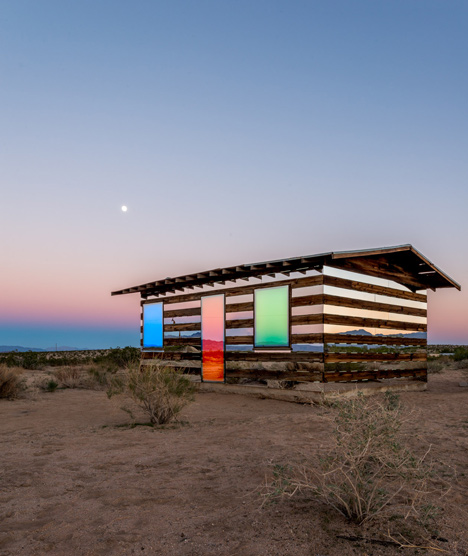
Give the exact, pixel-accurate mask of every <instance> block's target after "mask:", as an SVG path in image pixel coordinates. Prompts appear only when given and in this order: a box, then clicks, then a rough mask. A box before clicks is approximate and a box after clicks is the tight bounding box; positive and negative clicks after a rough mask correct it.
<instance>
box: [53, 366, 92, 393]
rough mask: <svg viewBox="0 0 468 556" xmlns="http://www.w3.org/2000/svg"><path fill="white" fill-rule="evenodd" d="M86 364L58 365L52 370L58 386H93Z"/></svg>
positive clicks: (88, 367)
mask: <svg viewBox="0 0 468 556" xmlns="http://www.w3.org/2000/svg"><path fill="white" fill-rule="evenodd" d="M90 368H91V367H90V366H89V365H88V366H87V365H77V366H74V367H60V368H58V369H56V370H55V371H54V372H53V375H54V376H55V379H56V380H57V383H58V387H59V388H93V387H94V380H92V378H91V377H90V374H89V371H90Z"/></svg>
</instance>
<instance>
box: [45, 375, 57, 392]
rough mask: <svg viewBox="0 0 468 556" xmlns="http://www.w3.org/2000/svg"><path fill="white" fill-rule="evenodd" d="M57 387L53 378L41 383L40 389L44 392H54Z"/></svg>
mask: <svg viewBox="0 0 468 556" xmlns="http://www.w3.org/2000/svg"><path fill="white" fill-rule="evenodd" d="M57 388H58V382H56V381H55V380H54V379H53V378H50V379H46V380H45V381H44V382H43V384H42V389H43V390H45V391H46V392H55V390H57Z"/></svg>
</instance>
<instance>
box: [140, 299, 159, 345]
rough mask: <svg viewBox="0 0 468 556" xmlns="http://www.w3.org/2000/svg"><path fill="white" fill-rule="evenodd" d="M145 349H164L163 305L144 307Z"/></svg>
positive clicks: (153, 304)
mask: <svg viewBox="0 0 468 556" xmlns="http://www.w3.org/2000/svg"><path fill="white" fill-rule="evenodd" d="M143 347H154V348H162V347H163V304H162V303H147V304H145V305H143Z"/></svg>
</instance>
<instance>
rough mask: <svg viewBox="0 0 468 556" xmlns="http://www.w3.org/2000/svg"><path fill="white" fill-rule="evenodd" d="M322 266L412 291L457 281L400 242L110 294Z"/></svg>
mask: <svg viewBox="0 0 468 556" xmlns="http://www.w3.org/2000/svg"><path fill="white" fill-rule="evenodd" d="M324 266H330V267H334V268H340V269H342V270H348V271H351V272H359V273H361V274H367V275H369V276H374V277H377V278H384V279H388V280H393V281H395V282H398V283H399V284H402V285H403V286H406V287H407V288H408V289H410V290H411V291H416V290H421V289H431V290H436V289H437V288H457V289H458V290H460V289H461V288H460V285H459V284H458V283H457V282H455V281H454V280H453V279H452V278H450V276H448V275H447V274H445V273H444V272H442V270H440V269H439V268H437V267H436V266H435V265H434V264H433V263H432V262H431V261H429V259H427V258H426V257H424V255H422V254H421V253H420V252H419V251H418V250H417V249H415V248H414V247H413V246H412V245H399V246H395V247H383V248H379V249H364V250H361V251H334V252H330V253H321V254H318V255H307V256H303V257H293V258H290V259H279V260H276V261H267V262H262V263H253V264H243V265H236V266H230V267H226V268H215V269H213V270H206V271H203V272H197V273H195V274H189V275H186V276H178V277H176V278H164V279H162V280H156V281H154V282H148V283H146V284H141V285H139V286H133V287H130V288H125V289H123V290H118V291H114V292H112V295H124V294H128V293H139V294H141V296H142V297H145V298H146V297H148V296H151V295H155V296H158V295H163V294H166V293H173V292H175V291H184V289H186V288H188V289H192V288H194V287H200V286H206V285H215V284H223V283H225V282H235V281H237V280H246V279H249V278H254V277H257V278H261V277H262V276H273V275H275V274H290V273H291V272H306V271H307V270H321V269H322V268H323V267H324Z"/></svg>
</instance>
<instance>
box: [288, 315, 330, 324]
mask: <svg viewBox="0 0 468 556" xmlns="http://www.w3.org/2000/svg"><path fill="white" fill-rule="evenodd" d="M322 323H323V315H322V314H320V315H291V325H296V324H322Z"/></svg>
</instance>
